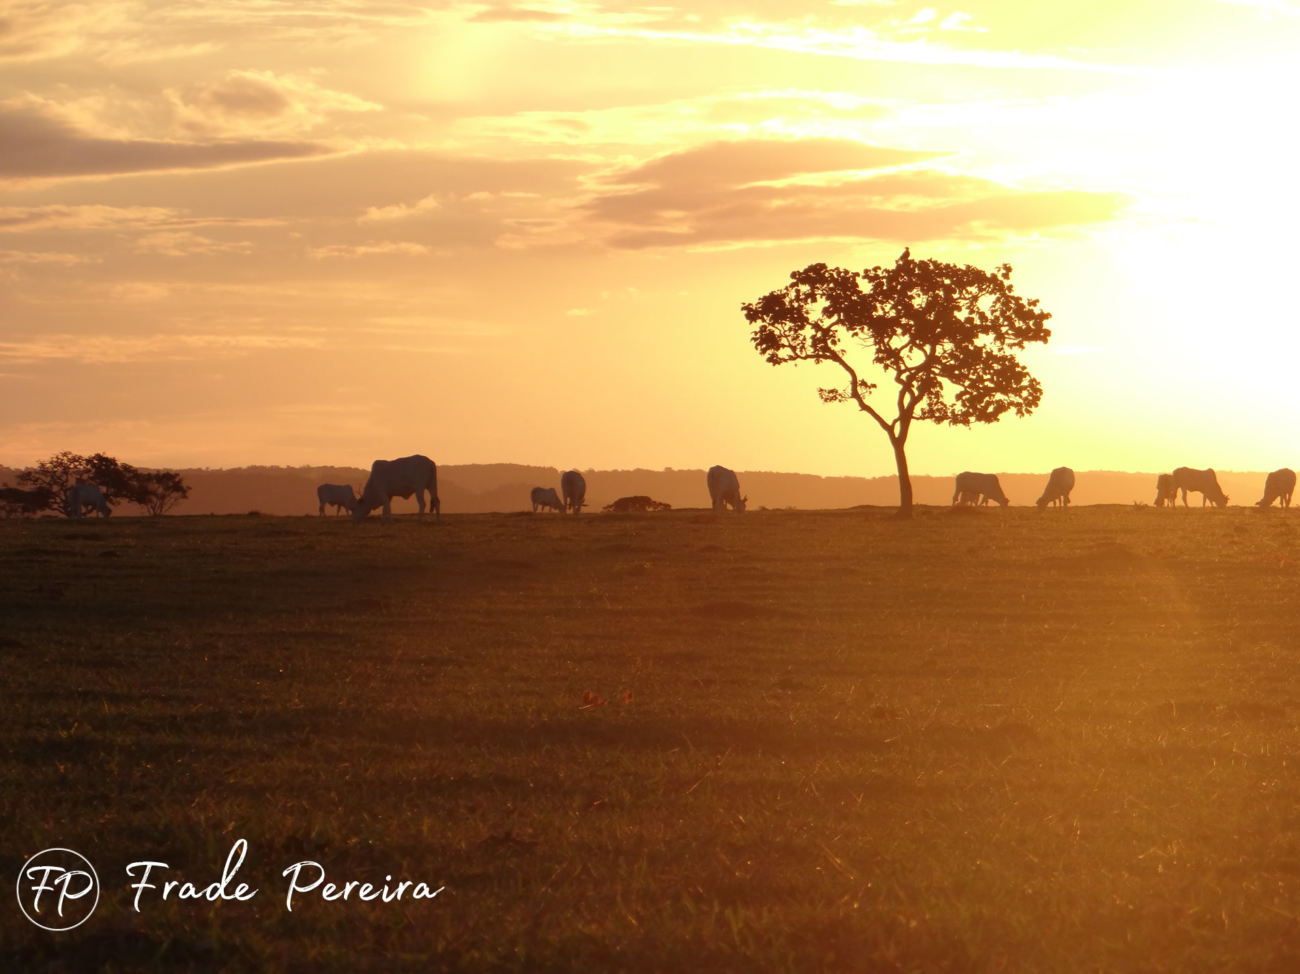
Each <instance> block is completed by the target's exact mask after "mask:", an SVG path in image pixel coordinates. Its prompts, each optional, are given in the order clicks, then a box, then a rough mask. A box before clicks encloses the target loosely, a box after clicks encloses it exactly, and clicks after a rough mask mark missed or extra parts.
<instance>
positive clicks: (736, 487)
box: [704, 466, 749, 514]
mask: <svg viewBox="0 0 1300 974" xmlns="http://www.w3.org/2000/svg"><path fill="white" fill-rule="evenodd" d="M704 480H705V483H707V484H708V487H709V500H710V501H712V502H713V509H714V510H715V511H720V510H722V509H723V507H725V506H726V505H728V504H729V505H731V509H732V510H733V511H735V512H736V513H737V514H744V513H745V505H746V504H747V503H749V498H748V497H741V496H740V478H739V477H737V476H736V471H734V470H728V469H727V468H726V467H719V466H713V467H709V470H708V473H706V474H705V475H704Z"/></svg>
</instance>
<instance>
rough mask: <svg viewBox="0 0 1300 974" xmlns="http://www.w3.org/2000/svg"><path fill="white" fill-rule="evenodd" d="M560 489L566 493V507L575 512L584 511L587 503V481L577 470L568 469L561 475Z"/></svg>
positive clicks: (567, 509)
mask: <svg viewBox="0 0 1300 974" xmlns="http://www.w3.org/2000/svg"><path fill="white" fill-rule="evenodd" d="M560 491H561V493H563V494H564V509H565V510H566V511H572V512H573V513H574V514H580V513H582V508H583V505H584V504H586V503H587V481H586V479H585V478H584V477H583V476H582V474H580V473H578V471H576V470H566V471H564V473H562V474H561V475H560Z"/></svg>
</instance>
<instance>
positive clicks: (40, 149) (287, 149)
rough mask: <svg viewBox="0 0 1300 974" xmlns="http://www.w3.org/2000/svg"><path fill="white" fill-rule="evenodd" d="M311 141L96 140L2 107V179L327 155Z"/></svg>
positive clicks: (106, 173) (44, 117) (35, 114)
mask: <svg viewBox="0 0 1300 974" xmlns="http://www.w3.org/2000/svg"><path fill="white" fill-rule="evenodd" d="M329 151H330V149H329V148H328V147H326V146H324V145H321V144H317V143H312V142H289V141H267V140H262V139H246V140H234V141H213V142H172V141H162V140H156V139H108V138H97V137H94V136H89V135H86V134H84V133H82V132H79V131H77V130H76V129H74V128H73V127H72V126H70V125H68V124H66V123H64V122H62V121H60V120H58V119H55V118H51V117H49V116H48V115H43V114H41V113H39V112H37V111H34V110H32V109H31V108H27V107H19V106H14V105H12V104H10V105H8V106H0V180H4V179H10V180H17V179H22V180H57V179H68V178H76V177H87V176H90V177H103V176H117V175H124V174H130V173H143V172H162V171H169V170H187V169H189V170H194V169H218V168H224V167H228V166H239V165H249V164H254V163H261V162H269V161H273V160H278V159H303V158H308V157H311V156H319V155H324V154H326V153H327V152H329Z"/></svg>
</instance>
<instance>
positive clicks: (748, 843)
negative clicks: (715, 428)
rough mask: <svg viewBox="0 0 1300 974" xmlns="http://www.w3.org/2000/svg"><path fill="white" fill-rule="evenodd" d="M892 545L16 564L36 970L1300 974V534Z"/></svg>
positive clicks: (338, 532)
mask: <svg viewBox="0 0 1300 974" xmlns="http://www.w3.org/2000/svg"><path fill="white" fill-rule="evenodd" d="M890 513H891V512H890V511H887V510H857V511H827V512H798V511H789V512H786V511H780V512H777V511H773V512H750V513H748V514H746V515H744V516H734V515H732V516H722V517H717V516H714V515H713V514H711V513H709V512H705V511H674V512H671V513H668V514H650V515H627V516H613V515H605V516H599V515H597V516H588V515H582V516H580V517H578V518H572V517H570V518H562V517H558V516H554V515H537V516H531V515H523V516H505V515H502V516H494V515H465V516H455V515H451V516H446V517H444V518H443V519H442V521H441V523H434V522H432V521H428V522H424V523H420V522H417V521H416V520H414V519H413V518H402V519H399V520H398V522H397V523H394V524H390V525H384V524H381V523H379V522H378V521H377V520H375V519H371V521H369V522H367V523H366V524H364V525H362V526H359V527H354V526H353V525H352V524H350V523H348V521H347V519H346V518H340V519H337V520H335V519H331V518H324V519H320V518H314V517H312V518H268V517H171V518H158V519H131V518H117V517H115V518H113V519H111V520H109V521H107V522H101V521H82V522H67V521H54V520H41V521H6V522H0V620H3V623H2V626H0V686H3V687H4V717H3V720H0V744H2V750H0V781H2V783H3V786H2V787H0V802H2V803H3V805H2V806H0V877H2V878H4V884H3V886H2V887H0V889H3V890H5V891H7V892H4V893H3V894H2V895H3V897H4V905H3V906H2V907H0V968H2V969H4V970H12V971H17V970H23V971H43V970H50V971H86V970H103V971H128V970H140V969H144V970H149V969H157V970H168V971H172V970H232V971H242V970H250V971H251V970H267V971H307V970H311V971H327V972H329V971H338V972H343V971H354V970H385V971H389V970H405V969H410V970H440V969H456V970H485V969H492V970H501V969H505V970H510V969H517V970H526V971H570V970H589V971H615V970H628V971H668V970H675V971H684V970H694V971H700V970H735V971H751V970H765V971H783V970H788V971H804V970H835V971H848V970H882V971H893V970H898V971H912V970H917V971H920V970H924V971H937V970H954V971H1035V972H1049V971H1062V972H1065V971H1070V972H1075V971H1086V970H1112V971H1113V970H1121V971H1122V970H1142V971H1179V972H1187V971H1209V970H1224V969H1233V970H1237V971H1248V970H1249V971H1271V970H1277V971H1283V970H1297V969H1300V777H1298V775H1297V771H1298V770H1300V769H1297V767H1296V763H1297V760H1300V751H1298V749H1297V743H1298V741H1300V736H1298V731H1297V724H1298V723H1300V677H1298V676H1297V672H1298V667H1297V657H1300V611H1298V609H1300V599H1298V597H1297V589H1296V584H1297V579H1298V576H1300V547H1298V544H1297V543H1298V541H1300V517H1297V515H1295V514H1293V513H1290V512H1282V511H1278V510H1274V511H1270V512H1265V513H1260V512H1257V511H1255V510H1253V509H1248V508H1229V509H1226V510H1214V509H1210V510H1196V509H1193V510H1182V509H1179V510H1176V511H1160V510H1154V509H1151V508H1120V507H1095V508H1074V509H1071V510H1068V511H1059V510H1050V511H1047V512H1039V511H1037V510H1034V509H1032V508H1030V509H1026V508H1009V509H1007V510H996V509H992V510H989V509H984V510H976V511H971V510H966V511H959V512H954V511H950V510H947V509H921V510H919V511H918V513H917V517H915V518H914V519H913V520H912V521H910V522H899V521H896V520H894V519H892V518H891V517H890V516H889V514H890ZM593 695H594V698H599V700H597V699H594V698H593ZM600 700H603V701H604V703H603V704H602V703H600V702H599V701H600ZM238 838H244V839H246V840H247V842H248V845H249V848H248V858H247V860H246V861H245V863H244V865H243V867H242V869H241V870H240V873H239V876H238V879H239V881H246V882H248V883H250V885H253V886H256V887H257V888H258V889H259V890H260V893H259V894H258V896H257V897H256V898H255V899H254V900H252V901H250V902H243V903H241V902H216V903H210V902H207V901H205V900H198V901H193V900H190V901H177V900H175V899H172V900H168V901H167V902H161V901H160V900H159V899H158V897H157V895H156V892H155V893H154V894H153V895H151V896H146V898H145V899H144V900H143V902H142V906H141V910H140V912H138V913H137V912H135V911H134V910H133V909H132V903H131V890H130V889H129V888H128V882H129V880H128V879H127V877H126V874H125V871H124V870H125V866H126V864H127V863H129V862H132V861H135V860H141V859H155V860H162V861H166V862H168V863H169V864H170V865H171V866H172V867H173V872H171V873H169V874H168V875H167V876H166V877H164V878H170V879H184V880H188V881H191V882H194V883H195V884H196V885H198V886H200V887H202V886H204V885H206V884H208V883H211V882H213V881H215V880H217V879H219V877H220V874H221V869H222V865H223V863H224V862H225V859H226V855H227V853H228V851H229V850H230V848H231V845H232V844H233V843H234V841H235V840H236V839H238ZM50 846H66V847H70V848H72V849H76V850H78V851H80V852H82V853H84V854H86V855H87V856H88V857H89V858H90V859H91V860H92V861H93V862H94V863H95V865H96V867H97V869H98V871H99V875H100V878H101V882H102V886H103V895H102V899H101V901H100V904H99V907H98V909H97V911H96V912H95V914H94V915H93V916H92V917H91V918H90V919H89V920H88V921H87V922H86V923H85V924H84V925H83V926H81V927H79V928H78V929H76V930H74V931H71V932H68V933H63V934H53V933H47V932H45V931H42V930H39V929H37V928H36V927H33V926H31V925H30V924H28V923H27V922H26V921H25V920H24V919H23V918H22V916H21V915H20V913H19V911H18V909H17V907H16V905H15V903H14V898H13V897H14V889H15V887H14V883H15V878H16V877H17V876H18V873H19V869H20V867H21V865H22V863H23V860H24V857H25V856H29V855H31V854H33V853H35V852H37V851H39V850H41V849H45V848H47V847H50ZM303 860H312V861H316V862H319V863H320V864H321V865H322V866H323V867H324V868H325V870H326V873H327V878H328V880H329V881H337V882H339V883H342V882H344V881H346V880H363V881H371V882H375V883H382V882H383V881H384V877H385V876H386V875H391V876H392V877H393V879H394V881H397V880H399V879H412V880H425V881H428V882H429V883H430V884H431V885H433V886H435V887H437V886H445V889H444V891H443V892H442V893H441V894H440V895H439V896H438V897H437V898H436V899H433V900H428V901H425V900H419V901H412V900H410V899H404V900H403V901H401V902H396V903H382V902H379V903H362V902H357V901H355V900H351V901H348V902H324V901H322V900H321V899H320V898H319V896H314V895H306V896H302V897H300V898H299V899H297V900H295V903H294V909H293V911H292V912H288V911H287V910H286V909H285V904H284V891H285V885H286V882H287V881H286V880H285V879H284V878H283V877H282V876H281V872H282V870H284V869H285V868H287V867H289V866H291V865H292V864H294V863H296V862H299V861H303Z"/></svg>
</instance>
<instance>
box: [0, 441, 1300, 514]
mask: <svg viewBox="0 0 1300 974" xmlns="http://www.w3.org/2000/svg"><path fill="white" fill-rule="evenodd" d="M705 482H706V484H707V486H708V488H709V500H710V502H711V503H712V505H713V510H715V511H722V510H724V509H725V508H727V507H730V508H731V509H732V510H733V511H736V512H737V513H742V512H744V510H745V505H746V503H747V502H748V500H749V498H748V497H745V496H743V495H742V494H741V493H740V479H739V478H738V477H737V476H736V472H735V471H734V470H728V469H727V468H726V467H721V466H713V467H710V468H709V470H708V473H707V474H706V475H705ZM1295 482H1296V475H1295V471H1294V470H1291V469H1290V468H1287V467H1283V468H1281V469H1280V470H1274V471H1273V472H1272V473H1271V474H1269V475H1268V477H1267V478H1266V479H1265V481H1264V496H1263V497H1262V498H1260V499H1259V500H1257V501H1256V502H1255V504H1256V506H1257V507H1270V506H1271V505H1272V504H1273V502H1274V501H1277V502H1278V503H1279V505H1280V506H1282V507H1290V506H1291V494H1292V493H1293V492H1294V491H1295ZM6 489H7V490H12V488H6ZM1072 490H1074V471H1073V470H1071V469H1070V468H1069V467H1057V468H1056V469H1055V470H1053V471H1052V472H1051V474H1049V475H1048V478H1047V486H1046V487H1045V488H1044V489H1043V493H1042V496H1041V497H1039V498H1038V500H1037V501H1035V502H1034V503H1036V504H1037V505H1038V507H1039V508H1040V509H1042V508H1046V507H1048V506H1049V505H1057V506H1060V507H1065V506H1068V505H1069V503H1070V492H1071V491H1072ZM1188 491H1191V492H1192V493H1197V494H1200V495H1201V506H1202V507H1204V506H1205V505H1206V504H1214V505H1215V506H1217V507H1226V506H1227V504H1228V495H1227V494H1225V493H1224V492H1223V489H1222V488H1221V487H1220V486H1219V480H1218V478H1217V477H1216V476H1215V474H1214V471H1213V470H1195V469H1193V468H1191V467H1178V468H1177V469H1175V470H1174V471H1173V472H1172V473H1162V474H1161V475H1160V476H1159V477H1157V478H1156V499H1155V506H1156V507H1165V506H1169V507H1174V506H1175V505H1176V503H1177V499H1178V495H1179V494H1180V493H1181V494H1182V499H1183V506H1184V507H1187V506H1188V503H1187V494H1188ZM426 492H427V493H428V495H429V509H430V510H432V511H433V513H434V514H435V515H437V516H439V517H440V516H441V515H442V507H441V504H440V503H439V501H438V466H437V464H435V463H434V462H433V461H432V460H430V459H429V458H428V457H426V456H424V455H422V454H418V453H417V454H414V455H413V456H409V457H400V458H398V459H396V460H376V461H375V462H374V463H372V464H371V465H370V476H369V478H367V480H366V485H365V487H363V488H362V490H361V494H360V496H358V495H357V494H356V493H354V492H353V489H352V486H351V485H350V484H321V485H320V486H319V487H317V488H316V499H317V501H318V502H319V504H320V513H321V514H322V515H324V513H325V508H327V507H333V508H334V512H335V513H336V514H339V513H341V512H343V511H345V510H346V511H348V512H349V513H350V514H351V515H352V519H353V520H354V521H358V522H360V521H363V520H365V519H366V517H367V516H369V514H370V512H371V511H373V510H375V508H378V507H382V508H383V512H384V514H383V516H384V518H385V519H391V518H392V508H391V503H392V499H393V498H394V497H403V498H406V497H410V496H411V495H412V494H414V495H415V500H416V504H418V505H419V512H420V514H421V515H423V514H424V509H425V501H424V495H425V493H426ZM0 499H4V500H9V498H0ZM531 499H532V505H533V512H534V513H536V512H537V511H539V510H548V509H549V510H553V511H556V512H557V513H560V514H565V513H569V514H577V513H579V512H580V511H581V510H582V508H583V507H584V506H586V503H587V481H586V478H584V477H583V476H582V474H580V473H579V472H578V471H576V470H566V471H565V472H564V473H563V474H561V476H560V490H559V492H558V493H557V492H556V490H555V488H554V487H534V488H533V489H532V492H531ZM66 500H67V504H66V510H67V511H68V513H69V516H71V517H82V516H83V515H84V514H85V513H86V512H87V511H95V512H97V513H98V514H99V515H100V517H108V516H109V514H111V513H112V510H111V509H110V508H109V506H108V503H107V501H106V500H105V498H104V494H103V492H102V491H101V490H100V488H99V487H97V486H96V485H94V484H74V485H73V486H72V487H70V488H68V494H67V498H66ZM989 501H996V502H997V503H998V504H1000V505H1001V506H1003V507H1006V506H1007V505H1008V504H1010V503H1011V501H1010V499H1009V498H1008V497H1007V495H1006V493H1004V492H1003V490H1002V485H1001V484H1000V483H999V482H998V478H997V475H996V474H991V473H973V472H971V471H969V470H966V471H963V472H962V473H959V474H957V478H956V481H955V483H954V485H953V493H952V503H953V505H954V506H959V505H981V504H987V503H988V502H989ZM669 506H670V505H668V504H661V503H659V502H658V501H653V500H651V499H650V498H649V497H640V496H638V497H625V498H620V499H619V501H616V502H615V503H613V504H610V505H607V506H606V508H605V510H607V511H635V510H640V511H650V510H667V509H668V508H669Z"/></svg>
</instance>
